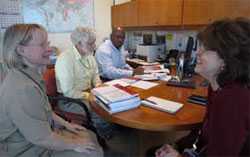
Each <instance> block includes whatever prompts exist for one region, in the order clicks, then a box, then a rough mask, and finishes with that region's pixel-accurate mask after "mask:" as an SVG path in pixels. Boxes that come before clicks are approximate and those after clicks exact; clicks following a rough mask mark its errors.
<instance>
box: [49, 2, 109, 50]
mask: <svg viewBox="0 0 250 157" xmlns="http://www.w3.org/2000/svg"><path fill="white" fill-rule="evenodd" d="M112 4H113V0H94V15H95V19H94V21H95V22H94V23H95V31H96V35H97V40H96V43H97V45H99V44H100V43H101V42H102V40H103V38H105V37H109V34H110V33H111V6H112ZM49 40H50V41H51V45H54V46H57V47H58V48H59V49H60V50H61V51H65V50H66V49H67V48H68V47H70V46H71V42H70V34H69V33H50V34H49Z"/></svg>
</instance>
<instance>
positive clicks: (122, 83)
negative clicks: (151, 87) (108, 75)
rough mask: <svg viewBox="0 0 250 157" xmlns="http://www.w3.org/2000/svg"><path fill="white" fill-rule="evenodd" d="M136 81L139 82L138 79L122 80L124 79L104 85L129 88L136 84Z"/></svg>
mask: <svg viewBox="0 0 250 157" xmlns="http://www.w3.org/2000/svg"><path fill="white" fill-rule="evenodd" d="M136 81H138V80H137V79H129V78H122V79H117V80H112V81H108V82H105V83H104V84H106V85H110V86H113V85H116V84H119V85H121V86H123V87H127V86H129V85H131V84H132V83H135V82H136Z"/></svg>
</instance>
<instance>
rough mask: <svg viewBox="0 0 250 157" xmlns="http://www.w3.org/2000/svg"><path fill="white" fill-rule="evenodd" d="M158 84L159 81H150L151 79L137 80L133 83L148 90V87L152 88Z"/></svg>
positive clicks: (133, 85)
mask: <svg viewBox="0 0 250 157" xmlns="http://www.w3.org/2000/svg"><path fill="white" fill-rule="evenodd" d="M158 84H159V83H155V82H149V81H137V82H135V83H133V84H132V85H131V86H132V87H137V88H141V89H145V90H146V89H149V88H152V87H154V86H157V85H158Z"/></svg>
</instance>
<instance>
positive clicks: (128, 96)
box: [92, 85, 141, 114]
mask: <svg viewBox="0 0 250 157" xmlns="http://www.w3.org/2000/svg"><path fill="white" fill-rule="evenodd" d="M92 93H93V95H94V96H95V101H96V102H97V104H99V105H100V106H101V107H103V108H104V109H105V110H106V111H108V112H109V113H111V114H112V113H117V112H121V111H125V110H128V109H132V108H135V107H138V106H139V105H140V102H141V100H140V98H139V96H138V93H136V92H134V91H132V90H129V89H128V88H126V87H122V86H119V85H115V86H104V87H98V88H94V89H93V90H92Z"/></svg>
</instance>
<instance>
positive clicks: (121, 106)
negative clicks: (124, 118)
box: [95, 97, 141, 114]
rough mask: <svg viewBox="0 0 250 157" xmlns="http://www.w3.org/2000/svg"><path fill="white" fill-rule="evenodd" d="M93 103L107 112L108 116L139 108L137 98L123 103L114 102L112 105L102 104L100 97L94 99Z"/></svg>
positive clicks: (139, 101) (139, 102)
mask: <svg viewBox="0 0 250 157" xmlns="http://www.w3.org/2000/svg"><path fill="white" fill-rule="evenodd" d="M95 101H96V103H97V104H98V105H100V106H101V107H102V108H103V109H104V110H106V111H107V112H109V113H110V114H114V113H118V112H122V111H127V110H130V109H133V108H136V107H138V106H140V104H141V100H140V98H139V97H137V98H133V99H128V100H125V101H120V102H116V103H113V104H106V103H104V102H103V101H102V100H101V99H100V97H95Z"/></svg>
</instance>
